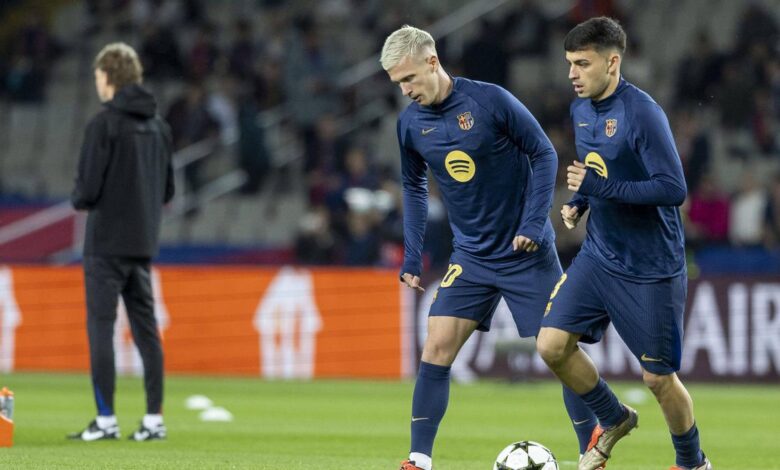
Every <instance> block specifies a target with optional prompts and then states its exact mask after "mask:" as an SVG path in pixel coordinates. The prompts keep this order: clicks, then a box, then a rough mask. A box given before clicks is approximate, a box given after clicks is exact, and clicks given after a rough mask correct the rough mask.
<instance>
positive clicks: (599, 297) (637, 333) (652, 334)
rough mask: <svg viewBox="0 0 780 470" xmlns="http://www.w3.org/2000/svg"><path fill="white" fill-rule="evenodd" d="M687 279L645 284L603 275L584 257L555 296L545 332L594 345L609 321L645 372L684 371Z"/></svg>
mask: <svg viewBox="0 0 780 470" xmlns="http://www.w3.org/2000/svg"><path fill="white" fill-rule="evenodd" d="M687 289H688V278H687V276H686V275H685V274H682V275H679V276H676V277H672V278H668V279H661V280H658V281H655V282H648V283H640V282H632V281H629V280H626V279H622V278H620V277H617V276H615V275H613V274H610V273H609V272H608V271H606V270H605V269H603V268H602V267H601V266H599V265H598V264H597V262H596V261H595V260H594V259H593V258H591V257H590V256H588V255H585V254H582V253H581V254H579V255H578V256H577V258H575V259H574V261H573V262H572V264H571V266H570V267H569V269H567V270H566V273H565V274H564V275H563V276H562V277H561V279H560V281H558V283H557V284H556V286H555V288H554V289H553V291H552V293H551V294H550V303H549V305H548V307H547V312H545V315H544V319H543V320H542V326H543V327H552V328H558V329H560V330H564V331H568V332H570V333H577V334H581V335H582V337H581V338H580V341H582V342H585V343H595V342H598V341H599V340H601V336H602V334H603V333H604V331H605V330H606V328H607V327H608V326H609V323H610V321H611V322H612V323H613V324H614V325H615V330H616V331H617V332H618V334H620V337H621V338H622V339H623V341H624V342H625V343H626V346H628V348H629V349H630V350H631V352H632V353H633V354H634V356H636V358H637V359H638V360H639V362H640V364H641V365H642V367H643V368H644V369H646V370H648V371H650V372H652V373H654V374H659V375H666V374H671V373H673V372H677V371H678V370H680V359H681V356H682V338H683V312H684V310H685V298H686V295H687Z"/></svg>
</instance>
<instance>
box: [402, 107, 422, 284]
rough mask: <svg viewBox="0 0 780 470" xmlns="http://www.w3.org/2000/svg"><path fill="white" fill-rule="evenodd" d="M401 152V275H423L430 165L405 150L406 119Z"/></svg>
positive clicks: (411, 151) (419, 156)
mask: <svg viewBox="0 0 780 470" xmlns="http://www.w3.org/2000/svg"><path fill="white" fill-rule="evenodd" d="M397 133H398V146H399V147H400V150H401V185H402V188H403V206H404V211H403V213H404V264H403V266H401V273H400V274H402V275H403V273H409V274H412V275H415V276H419V275H420V273H422V248H423V239H424V237H425V224H426V221H427V219H428V177H427V176H426V171H427V169H428V165H427V164H426V163H425V160H424V159H423V158H422V156H421V155H420V154H418V153H417V152H416V151H415V150H414V149H411V148H407V147H406V142H405V141H406V135H405V133H406V132H405V126H404V123H403V117H402V118H401V119H399V120H398V125H397Z"/></svg>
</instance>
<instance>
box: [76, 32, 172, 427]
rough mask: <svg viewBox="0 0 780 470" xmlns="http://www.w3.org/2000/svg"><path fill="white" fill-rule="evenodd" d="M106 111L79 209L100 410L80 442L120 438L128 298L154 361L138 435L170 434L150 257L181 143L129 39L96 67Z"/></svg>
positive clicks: (93, 130) (95, 130)
mask: <svg viewBox="0 0 780 470" xmlns="http://www.w3.org/2000/svg"><path fill="white" fill-rule="evenodd" d="M94 69H95V87H96V89H97V93H98V96H99V97H100V100H101V101H102V102H103V106H104V108H103V110H102V111H101V112H100V113H98V114H97V115H96V116H95V117H94V118H93V119H92V120H91V121H90V122H89V124H88V126H87V130H86V133H85V137H84V143H83V145H82V147H81V157H80V160H79V167H78V175H77V177H76V185H75V188H74V189H73V194H72V196H71V200H72V202H73V207H75V208H76V209H78V210H86V211H88V212H89V215H88V217H87V228H86V233H85V238H84V284H85V288H86V295H87V336H88V339H89V357H90V366H91V370H92V387H93V392H94V396H95V404H96V405H97V417H96V418H95V419H94V420H93V421H92V422H91V423H89V425H88V426H87V428H86V429H84V430H83V431H81V432H79V433H76V434H72V435H70V437H71V438H72V439H80V440H83V441H96V440H102V439H117V438H119V425H118V423H117V419H116V416H115V415H114V387H115V382H116V370H115V365H114V344H113V338H114V323H115V322H116V315H117V302H118V299H119V296H120V295H121V296H122V299H123V300H124V302H125V306H126V307H127V318H128V321H129V323H130V329H131V330H132V333H133V341H135V344H136V346H138V351H139V352H140V354H141V360H142V362H143V366H144V386H145V389H146V415H145V416H144V417H143V420H142V422H141V426H140V428H139V429H138V430H137V431H136V432H135V433H133V434H132V435H131V436H130V438H131V439H133V440H136V441H147V440H153V439H163V438H165V437H166V429H165V426H164V424H163V418H162V401H163V352H162V346H161V344H160V336H159V332H158V331H157V320H156V318H155V316H154V299H153V297H152V283H151V273H150V261H151V258H152V257H153V256H155V255H156V254H157V249H158V239H159V234H160V221H161V215H162V206H163V204H164V203H166V202H168V201H170V200H171V198H172V197H173V192H174V183H173V170H172V165H171V153H172V142H171V136H170V130H169V129H168V125H167V124H166V123H165V122H164V121H163V120H162V119H160V117H158V116H157V105H156V102H155V99H154V97H153V96H152V95H151V94H150V93H149V92H148V91H147V90H146V89H145V88H143V87H142V86H141V80H142V76H143V68H142V67H141V63H140V61H139V60H138V55H137V54H136V52H135V51H134V50H133V49H132V48H131V47H130V46H128V45H126V44H123V43H113V44H109V45H107V46H106V47H105V48H103V50H102V51H100V53H99V54H98V56H97V58H96V59H95V64H94Z"/></svg>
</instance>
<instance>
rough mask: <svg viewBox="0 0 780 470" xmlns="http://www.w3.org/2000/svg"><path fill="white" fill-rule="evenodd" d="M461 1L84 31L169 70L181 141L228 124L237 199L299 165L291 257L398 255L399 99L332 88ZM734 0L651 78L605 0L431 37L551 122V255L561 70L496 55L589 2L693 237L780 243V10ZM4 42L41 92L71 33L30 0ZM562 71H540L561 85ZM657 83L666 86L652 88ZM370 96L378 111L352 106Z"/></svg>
mask: <svg viewBox="0 0 780 470" xmlns="http://www.w3.org/2000/svg"><path fill="white" fill-rule="evenodd" d="M12 3H14V2H9V5H11V4H12ZM245 3H246V2H245ZM463 3H466V2H435V1H415V2H412V1H406V0H404V1H397V2H384V1H381V0H328V1H321V2H284V1H281V0H256V1H254V2H251V4H252V8H253V11H250V12H244V13H245V14H241V15H237V16H236V17H235V18H233V19H232V20H231V21H230V22H222V23H220V22H218V21H214V20H213V19H212V18H211V17H210V16H209V11H210V10H209V8H208V6H209V5H208V2H206V1H205V0H179V1H171V0H102V1H101V0H89V1H86V2H85V4H86V8H87V11H88V18H89V19H90V20H89V22H88V24H87V25H86V26H85V28H84V31H83V35H84V37H86V38H89V37H91V36H98V35H100V34H101V33H104V32H105V31H106V30H107V29H109V30H112V31H113V32H115V33H116V34H115V35H114V36H115V37H117V38H122V39H124V40H126V41H128V42H130V43H131V44H132V45H134V46H135V47H136V48H137V50H138V51H139V53H140V54H141V56H142V61H143V64H144V67H145V69H146V79H147V81H148V83H149V84H150V86H152V87H155V86H163V85H166V84H171V83H173V84H177V85H179V86H178V88H176V89H177V90H178V91H177V93H176V94H175V96H172V97H171V99H170V100H169V101H168V102H164V103H163V114H164V115H165V117H166V118H167V119H168V121H169V122H170V124H171V126H172V128H173V133H174V140H175V145H176V148H177V149H181V148H184V147H186V146H188V145H190V144H192V143H195V142H199V141H201V140H203V139H206V138H209V137H216V138H219V139H222V140H224V141H225V142H229V141H231V140H232V139H237V160H236V164H237V166H239V167H241V168H243V169H244V170H245V171H246V173H247V175H248V180H247V183H246V184H245V185H244V187H243V188H242V189H241V193H243V194H244V195H245V197H256V195H257V194H258V192H260V191H261V190H262V189H263V188H264V187H265V185H267V184H270V183H269V181H267V178H266V176H267V175H268V174H269V172H270V171H271V170H272V169H274V168H276V169H278V170H281V172H280V173H278V175H279V177H280V178H282V179H284V178H292V177H298V175H301V176H302V177H303V178H304V185H303V186H304V188H305V191H306V198H307V201H308V210H307V212H306V214H305V215H304V216H303V217H302V218H301V220H300V224H299V231H298V233H297V234H291V245H294V250H295V253H296V258H297V261H298V262H300V263H305V264H313V265H320V264H347V265H378V266H397V265H399V264H400V262H401V259H402V255H403V227H402V214H401V207H400V200H401V188H400V182H399V173H400V170H399V168H400V162H399V161H398V158H399V157H398V151H397V142H396V136H395V120H396V118H397V115H398V112H399V110H400V109H401V108H402V107H403V106H405V105H406V103H407V99H406V98H403V97H402V96H400V93H399V91H398V90H397V89H396V88H395V87H394V86H393V85H392V84H391V83H390V82H389V80H387V78H386V76H385V75H384V73H383V72H379V73H376V74H374V75H372V76H370V77H368V78H367V79H365V80H362V81H359V82H358V83H357V84H352V85H350V86H344V84H343V83H344V77H345V76H346V74H347V72H345V71H346V70H348V69H349V67H350V66H353V65H355V64H357V63H359V62H360V61H361V60H366V59H369V58H372V56H374V55H375V54H377V53H378V51H379V50H380V49H381V45H382V42H383V40H384V38H385V37H386V35H387V34H389V33H390V32H392V31H393V30H394V29H396V28H397V27H399V26H401V25H402V24H404V23H412V24H414V25H416V26H419V27H422V28H428V27H430V26H431V24H433V23H434V22H435V20H436V19H438V18H440V17H442V16H443V15H444V14H446V13H448V12H451V11H452V8H453V5H456V6H457V5H461V4H463ZM744 3H745V4H744V7H743V9H742V13H741V15H740V16H739V17H738V18H735V21H736V22H737V26H736V31H737V34H736V35H735V37H734V40H733V41H732V42H731V44H730V46H729V47H728V48H726V49H724V48H718V47H716V46H715V45H714V44H713V41H712V38H711V37H710V35H709V33H708V32H707V31H704V30H703V31H701V32H699V33H698V34H697V35H696V39H695V41H693V42H692V43H690V44H680V47H682V48H685V49H687V52H686V53H685V54H684V55H683V56H682V59H681V60H679V62H678V63H676V64H673V66H674V67H673V68H674V70H675V73H672V74H667V75H669V76H668V77H664V78H663V79H664V80H666V81H665V82H663V83H659V82H658V80H659V78H658V77H657V76H656V75H654V74H653V64H647V59H646V58H644V57H643V50H646V49H647V48H648V47H652V46H651V45H649V44H642V43H641V41H640V40H639V37H638V34H632V25H633V24H634V23H635V22H636V21H638V19H637V18H633V17H632V16H631V11H630V10H629V11H622V10H621V9H620V8H619V6H618V5H619V2H613V1H609V0H602V1H597V2H593V1H584V0H583V1H580V0H575V1H573V2H572V5H573V6H572V8H570V9H569V10H567V11H566V12H565V13H563V14H562V15H551V14H550V13H549V12H548V11H547V10H546V9H545V8H544V7H543V2H541V1H539V0H536V1H534V0H522V1H517V2H514V3H513V4H512V6H511V7H509V8H508V10H504V11H508V13H507V14H504V15H501V16H500V17H499V18H498V19H495V18H493V17H492V16H487V17H483V18H482V19H480V20H478V22H479V25H478V27H476V28H472V30H474V31H476V32H475V34H472V35H471V36H470V38H469V39H468V40H467V41H465V42H464V41H459V40H458V38H455V37H454V36H457V33H456V34H455V35H453V36H449V37H446V38H444V39H443V40H441V41H439V43H438V49H439V54H440V56H441V58H442V63H443V65H444V67H445V69H447V70H448V72H450V73H451V74H453V75H462V76H465V77H467V78H472V79H478V80H485V81H490V82H493V83H497V84H500V85H503V86H505V87H507V88H509V89H510V91H512V92H513V93H514V94H515V95H516V96H518V97H519V98H520V99H521V100H522V101H523V102H524V103H525V104H526V106H528V107H529V109H530V110H531V111H532V113H534V115H535V116H536V117H537V119H538V120H539V121H540V122H541V124H542V126H543V127H544V129H545V130H546V132H547V133H548V135H549V136H550V138H551V140H552V142H553V144H554V146H555V148H556V150H557V151H558V156H559V162H560V168H559V171H558V175H559V184H558V190H557V191H556V197H555V202H554V205H553V208H552V212H551V214H552V219H553V221H554V224H555V227H556V232H557V234H558V244H559V249H560V252H561V257H562V260H563V261H564V264H566V263H567V262H568V260H569V259H571V257H572V256H573V254H575V253H576V251H577V249H578V247H579V244H580V243H581V241H582V238H583V236H584V227H582V226H581V227H578V229H577V230H575V231H573V232H570V231H567V230H565V229H564V227H563V225H562V223H560V220H559V217H558V216H557V214H558V212H559V210H560V204H562V203H563V202H565V201H567V200H568V198H569V197H570V193H569V192H568V191H567V190H566V185H565V183H564V178H565V168H566V166H567V165H568V164H569V163H570V162H571V161H572V160H573V159H574V158H575V154H574V148H573V139H572V130H571V123H570V122H569V113H568V106H569V103H570V101H571V99H572V98H573V96H574V95H573V93H572V91H571V89H570V87H568V86H564V87H561V86H560V85H549V86H547V87H544V88H542V89H538V90H523V89H513V88H512V84H513V83H515V80H513V77H512V75H511V74H512V73H513V72H512V67H510V64H511V63H512V62H513V61H516V60H518V59H527V58H542V59H544V58H549V60H556V61H563V53H562V47H561V46H560V45H559V44H558V43H559V42H560V38H562V35H563V34H565V32H566V31H568V29H569V28H570V27H571V26H572V25H574V24H576V23H578V22H579V21H581V20H583V19H585V18H588V17H591V16H597V15H601V14H606V15H610V16H613V17H617V18H619V19H620V20H621V22H623V24H624V25H625V26H626V28H627V30H628V32H629V48H628V52H627V56H626V58H625V63H626V64H632V62H633V67H628V66H626V67H625V68H624V74H625V76H626V78H627V79H628V80H629V81H633V82H635V83H637V84H638V85H639V86H641V87H643V88H644V89H646V90H647V91H648V92H650V93H651V94H652V95H654V96H655V98H656V100H657V101H659V104H661V106H662V107H663V108H664V109H665V111H666V113H667V115H668V116H669V119H670V122H671V125H672V130H673V132H674V135H675V138H676V140H677V144H678V150H679V152H680V157H681V159H682V162H683V166H684V169H685V175H686V179H687V183H688V191H689V197H688V200H687V201H686V203H685V206H684V215H685V218H686V231H687V236H688V242H689V244H690V246H691V247H692V248H693V249H697V248H700V247H705V246H711V245H728V244H730V245H733V246H755V247H759V246H763V247H766V248H768V249H778V248H779V247H780V172H777V168H780V166H778V165H774V166H772V161H777V160H778V159H780V29H779V28H778V20H780V18H778V11H776V10H775V11H772V10H770V9H767V8H765V7H762V6H761V3H753V2H744ZM212 7H213V6H212ZM3 8H6V7H5V6H4V7H3ZM410 12H415V13H414V14H413V15H412V14H411V13H410ZM410 15H412V16H410ZM101 37H103V36H101ZM551 41H556V44H553V45H551ZM4 47H5V49H6V50H5V51H4V53H3V56H2V57H3V58H2V59H0V96H2V97H3V99H5V100H10V101H12V102H36V101H42V100H45V95H46V93H45V89H46V82H47V80H50V79H51V78H52V77H50V76H49V72H50V70H51V65H52V64H53V63H54V60H55V59H56V58H57V57H58V56H60V55H62V54H66V53H70V48H72V47H73V42H72V41H67V40H66V38H59V39H58V38H54V37H53V36H52V34H51V33H50V32H49V29H48V27H47V23H46V21H45V17H44V16H43V15H30V17H29V20H28V21H27V22H26V23H25V24H23V25H22V26H21V27H20V28H18V29H17V32H16V33H15V35H14V36H13V37H12V38H11V39H10V40H6V41H5V46H4ZM559 49H561V50H560V51H559ZM550 51H555V52H554V54H553V53H551V52H550ZM376 59H377V60H378V57H377V58H376ZM555 70H558V68H556V69H555ZM630 72H634V73H635V74H636V76H633V75H632V74H631V73H630ZM562 79H565V77H557V80H555V81H554V82H555V83H558V84H560V83H564V84H566V82H565V81H564V80H562ZM542 82H545V80H544V79H543V80H542ZM662 89H666V90H670V92H667V93H666V94H665V95H661V94H656V91H657V90H662ZM368 109H372V110H378V111H376V112H375V113H374V114H371V115H368V117H366V113H367V110H368ZM259 116H266V118H268V116H280V119H281V122H282V123H283V124H284V128H285V129H286V130H288V131H289V132H290V133H292V134H293V135H294V136H296V139H295V141H296V142H299V145H298V148H295V149H293V150H289V149H288V150H287V151H289V152H291V153H292V154H294V155H300V158H298V159H297V160H296V159H292V160H293V161H294V162H296V163H294V164H293V165H287V166H289V167H291V168H298V171H293V170H291V169H290V168H286V167H285V168H280V164H279V162H280V161H284V162H289V161H290V160H291V159H290V157H289V156H288V155H281V156H280V155H276V154H275V152H278V151H279V149H278V148H276V149H274V148H271V145H269V143H268V140H269V139H268V135H267V134H266V129H267V127H266V126H265V125H264V121H263V119H260V118H259ZM719 146H720V147H719ZM718 149H720V150H718ZM718 155H725V159H723V158H720V157H718ZM766 168H774V171H775V172H776V173H774V174H766V170H765V169H766ZM187 183H188V186H190V187H191V189H193V190H197V189H198V187H199V186H201V185H202V184H203V175H202V174H201V171H200V169H199V165H192V166H191V167H189V168H188V173H187ZM430 189H431V196H430V208H429V218H428V231H427V234H426V243H425V251H426V260H427V262H428V263H429V265H431V266H442V265H443V266H446V263H447V259H448V256H449V250H450V241H451V232H450V229H449V226H448V223H447V218H446V210H445V208H444V206H443V203H442V201H441V200H440V198H439V197H438V195H437V190H436V188H435V185H434V184H431V188H430ZM274 190H275V191H284V190H286V189H285V185H284V184H277V185H276V187H275V189H274ZM581 225H584V224H581Z"/></svg>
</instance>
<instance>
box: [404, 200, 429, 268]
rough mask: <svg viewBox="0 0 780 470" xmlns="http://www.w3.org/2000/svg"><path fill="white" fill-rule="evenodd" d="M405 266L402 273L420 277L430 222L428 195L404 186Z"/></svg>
mask: <svg viewBox="0 0 780 470" xmlns="http://www.w3.org/2000/svg"><path fill="white" fill-rule="evenodd" d="M403 204H404V265H403V267H402V272H407V273H409V274H414V275H415V276H419V275H420V273H421V271H422V248H423V241H424V239H425V224H426V222H427V220H428V193H427V192H424V191H419V190H415V189H414V188H409V187H407V186H404V192H403Z"/></svg>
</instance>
